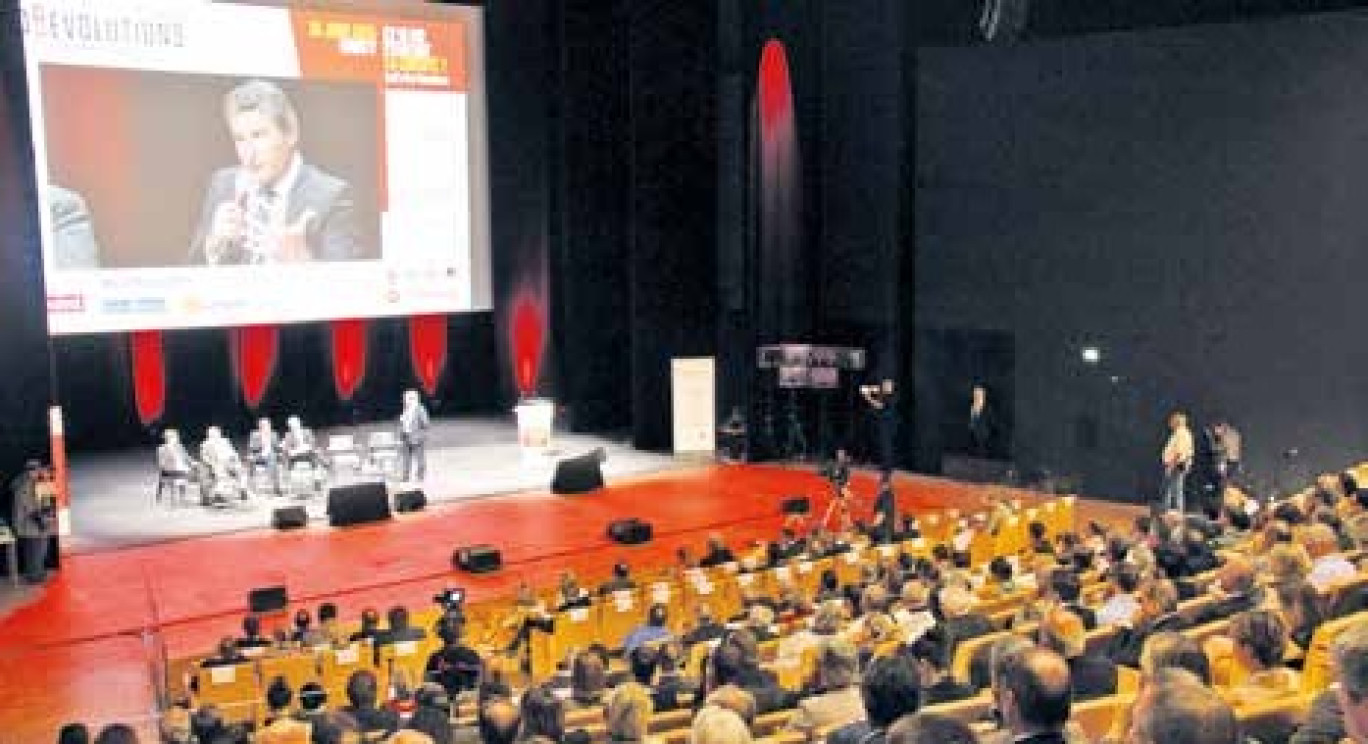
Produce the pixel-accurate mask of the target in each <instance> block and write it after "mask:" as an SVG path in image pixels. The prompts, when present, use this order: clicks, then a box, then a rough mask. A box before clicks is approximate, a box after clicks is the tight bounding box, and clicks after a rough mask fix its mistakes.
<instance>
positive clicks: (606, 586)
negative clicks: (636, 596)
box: [598, 561, 637, 597]
mask: <svg viewBox="0 0 1368 744" xmlns="http://www.w3.org/2000/svg"><path fill="white" fill-rule="evenodd" d="M636 586H637V584H636V582H635V581H633V580H632V567H631V566H629V565H627V562H626V561H618V562H617V563H615V564H613V576H612V578H610V579H608V580H607V581H605V582H603V583H602V584H600V585H599V589H598V593H599V596H600V597H603V596H607V595H609V594H612V593H613V592H622V591H628V590H630V589H635V588H636Z"/></svg>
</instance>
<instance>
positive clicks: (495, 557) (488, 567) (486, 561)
mask: <svg viewBox="0 0 1368 744" xmlns="http://www.w3.org/2000/svg"><path fill="white" fill-rule="evenodd" d="M451 565H452V567H453V568H457V569H459V570H461V571H467V572H469V573H489V572H491V571H498V570H499V569H500V568H503V555H502V554H500V553H499V550H498V548H495V547H494V546H492V545H466V546H464V547H460V548H457V549H456V551H455V552H454V553H452V554H451Z"/></svg>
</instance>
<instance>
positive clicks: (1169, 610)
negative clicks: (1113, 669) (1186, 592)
mask: <svg viewBox="0 0 1368 744" xmlns="http://www.w3.org/2000/svg"><path fill="white" fill-rule="evenodd" d="M1138 599H1139V605H1140V609H1139V611H1138V612H1136V613H1135V617H1134V619H1133V620H1132V621H1131V623H1130V624H1129V625H1125V624H1123V625H1122V626H1121V629H1120V631H1119V632H1118V633H1117V634H1116V637H1115V638H1113V639H1112V641H1111V644H1110V646H1109V647H1108V649H1107V656H1109V657H1111V660H1112V661H1114V662H1116V663H1117V664H1120V665H1122V666H1128V667H1136V666H1138V665H1139V664H1140V651H1141V649H1142V647H1143V646H1144V644H1145V639H1146V638H1148V637H1149V636H1150V635H1152V634H1154V633H1158V632H1161V631H1167V630H1182V629H1183V628H1184V627H1185V625H1186V624H1185V623H1184V622H1183V617H1182V616H1181V615H1179V614H1178V590H1177V589H1175V588H1174V586H1173V582H1171V581H1167V580H1162V579H1156V580H1153V581H1150V582H1149V583H1148V584H1145V585H1144V586H1143V587H1141V589H1140V596H1139V598H1138Z"/></svg>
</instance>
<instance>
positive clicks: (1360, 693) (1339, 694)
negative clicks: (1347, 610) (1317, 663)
mask: <svg viewBox="0 0 1368 744" xmlns="http://www.w3.org/2000/svg"><path fill="white" fill-rule="evenodd" d="M1330 649H1331V651H1330V655H1331V657H1332V659H1333V660H1334V663H1333V665H1332V666H1333V668H1334V670H1335V682H1336V685H1335V688H1334V689H1335V698H1336V700H1337V701H1338V702H1339V707H1340V710H1341V712H1342V713H1341V714H1342V720H1343V721H1344V730H1345V733H1346V734H1347V735H1348V736H1349V738H1350V739H1352V740H1353V741H1354V743H1355V744H1368V622H1358V623H1355V624H1354V625H1353V626H1351V627H1349V628H1347V629H1345V631H1344V632H1343V633H1341V634H1340V635H1339V637H1338V638H1336V639H1335V641H1334V643H1333V644H1332V645H1331V647H1330Z"/></svg>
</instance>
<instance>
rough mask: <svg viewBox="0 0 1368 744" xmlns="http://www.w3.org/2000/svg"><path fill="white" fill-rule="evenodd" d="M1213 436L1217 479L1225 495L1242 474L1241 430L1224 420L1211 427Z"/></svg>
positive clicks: (1242, 445)
mask: <svg viewBox="0 0 1368 744" xmlns="http://www.w3.org/2000/svg"><path fill="white" fill-rule="evenodd" d="M1211 434H1212V437H1211V438H1212V447H1211V449H1212V458H1213V459H1214V460H1215V465H1216V477H1217V478H1218V479H1219V482H1220V486H1221V492H1222V493H1224V492H1225V487H1226V485H1227V484H1229V483H1230V481H1231V479H1233V478H1234V477H1235V476H1236V475H1238V474H1239V472H1240V457H1241V450H1242V449H1243V447H1244V444H1243V442H1242V441H1241V437H1240V430H1239V429H1236V428H1235V427H1234V426H1231V425H1230V422H1229V421H1226V420H1224V419H1222V420H1220V421H1217V422H1216V424H1215V425H1214V426H1212V427H1211Z"/></svg>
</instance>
